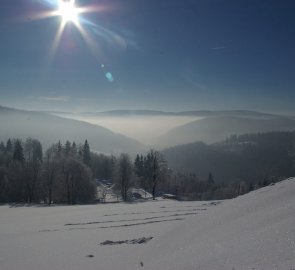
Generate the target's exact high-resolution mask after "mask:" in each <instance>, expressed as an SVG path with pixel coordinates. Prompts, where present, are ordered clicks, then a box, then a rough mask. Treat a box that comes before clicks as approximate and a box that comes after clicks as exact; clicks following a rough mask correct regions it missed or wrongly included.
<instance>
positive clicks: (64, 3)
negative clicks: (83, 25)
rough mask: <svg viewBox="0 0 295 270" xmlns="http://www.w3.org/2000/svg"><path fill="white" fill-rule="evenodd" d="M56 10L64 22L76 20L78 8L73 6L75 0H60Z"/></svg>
mask: <svg viewBox="0 0 295 270" xmlns="http://www.w3.org/2000/svg"><path fill="white" fill-rule="evenodd" d="M58 12H59V15H60V16H61V17H62V19H63V21H64V22H65V23H67V22H77V20H78V14H79V9H78V8H77V7H76V6H75V0H60V1H59V9H58Z"/></svg>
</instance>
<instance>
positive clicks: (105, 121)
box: [62, 114, 202, 145]
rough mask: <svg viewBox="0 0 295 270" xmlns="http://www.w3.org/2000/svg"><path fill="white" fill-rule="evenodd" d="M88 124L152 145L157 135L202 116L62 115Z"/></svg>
mask: <svg viewBox="0 0 295 270" xmlns="http://www.w3.org/2000/svg"><path fill="white" fill-rule="evenodd" d="M62 116H63V117H67V118H71V119H76V120H80V121H84V122H88V123H90V124H95V125H100V126H103V127H105V128H108V129H110V130H112V131H113V132H116V133H121V134H124V135H126V136H128V137H130V138H133V139H136V140H138V141H140V142H141V143H143V144H146V145H153V144H155V141H156V139H157V138H158V137H160V136H162V135H164V134H166V133H167V132H168V131H170V130H171V129H173V128H175V127H178V126H182V125H185V124H187V123H190V122H192V121H195V120H200V119H202V117H197V116H169V115H167V116H159V115H154V116H142V115H140V116H139V115H130V116H84V115H80V114H69V115H62Z"/></svg>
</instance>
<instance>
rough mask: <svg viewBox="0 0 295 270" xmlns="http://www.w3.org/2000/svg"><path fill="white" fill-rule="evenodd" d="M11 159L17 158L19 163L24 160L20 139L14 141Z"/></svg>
mask: <svg viewBox="0 0 295 270" xmlns="http://www.w3.org/2000/svg"><path fill="white" fill-rule="evenodd" d="M13 160H17V161H19V162H20V163H22V162H24V160H25V157H24V152H23V147H22V143H21V141H20V140H16V141H15V144H14V152H13Z"/></svg>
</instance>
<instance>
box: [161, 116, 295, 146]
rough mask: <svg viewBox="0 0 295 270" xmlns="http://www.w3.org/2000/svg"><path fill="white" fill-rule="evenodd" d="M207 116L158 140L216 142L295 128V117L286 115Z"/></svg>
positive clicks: (164, 143) (165, 142)
mask: <svg viewBox="0 0 295 270" xmlns="http://www.w3.org/2000/svg"><path fill="white" fill-rule="evenodd" d="M249 115H251V116H250V117H249V116H218V117H206V118H203V119H201V120H196V121H193V122H190V123H188V124H185V125H182V126H179V127H176V128H174V129H172V130H170V131H169V132H167V133H166V134H164V135H163V136H161V137H159V138H158V139H157V140H156V141H155V143H156V144H157V145H159V146H161V147H169V146H175V145H179V144H185V143H192V142H195V141H203V142H205V143H213V142H218V141H221V140H224V139H226V138H227V137H228V136H231V135H233V134H237V135H238V134H244V133H255V132H269V131H292V130H295V119H293V118H289V117H283V116H271V115H268V116H267V115H266V116H262V115H260V116H259V115H256V114H254V113H253V114H249ZM258 116H259V117H258Z"/></svg>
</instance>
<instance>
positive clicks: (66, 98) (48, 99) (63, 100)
mask: <svg viewBox="0 0 295 270" xmlns="http://www.w3.org/2000/svg"><path fill="white" fill-rule="evenodd" d="M70 98H71V97H69V96H57V97H39V99H41V100H47V101H61V102H67V101H69V100H70Z"/></svg>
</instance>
